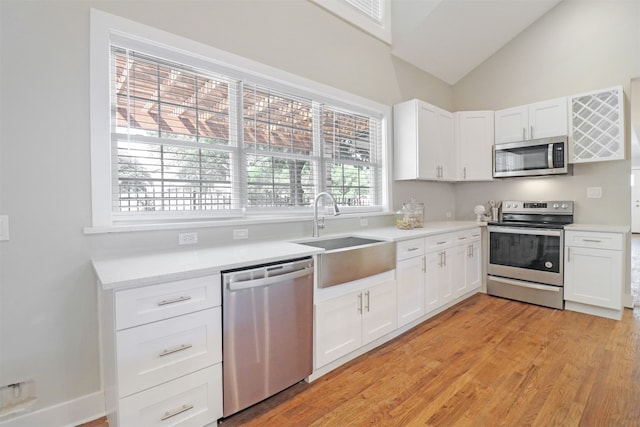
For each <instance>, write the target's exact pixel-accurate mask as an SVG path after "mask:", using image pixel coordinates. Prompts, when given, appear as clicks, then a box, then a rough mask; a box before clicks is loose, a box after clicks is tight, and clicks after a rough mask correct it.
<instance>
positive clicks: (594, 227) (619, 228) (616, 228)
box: [564, 224, 631, 233]
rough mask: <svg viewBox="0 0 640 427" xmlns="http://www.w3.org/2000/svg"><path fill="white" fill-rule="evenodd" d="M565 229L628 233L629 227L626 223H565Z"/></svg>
mask: <svg viewBox="0 0 640 427" xmlns="http://www.w3.org/2000/svg"><path fill="white" fill-rule="evenodd" d="M564 229H565V230H567V231H595V232H601V233H628V232H629V231H630V230H631V228H630V227H629V226H628V225H606V224H569V225H565V226H564Z"/></svg>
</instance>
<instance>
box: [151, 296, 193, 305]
mask: <svg viewBox="0 0 640 427" xmlns="http://www.w3.org/2000/svg"><path fill="white" fill-rule="evenodd" d="M190 299H191V297H190V296H184V297H178V298H174V299H163V300H162V301H160V302H159V303H158V306H159V307H161V306H163V305H169V304H175V303H178V302H182V301H189V300H190Z"/></svg>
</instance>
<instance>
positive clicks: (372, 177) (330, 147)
mask: <svg viewBox="0 0 640 427" xmlns="http://www.w3.org/2000/svg"><path fill="white" fill-rule="evenodd" d="M110 67H111V73H110V75H111V85H110V87H111V154H112V158H111V176H112V182H111V187H112V192H111V193H112V214H113V217H114V219H116V220H118V219H123V220H124V219H129V220H130V219H136V218H148V217H162V216H171V215H173V216H175V215H180V216H189V215H196V216H205V217H209V216H210V217H215V216H220V215H224V216H227V217H228V216H240V215H245V214H251V213H261V214H264V213H274V212H276V213H284V212H293V211H296V210H302V211H304V210H308V209H309V207H310V205H311V204H312V202H313V198H314V195H315V194H317V193H318V192H320V191H328V192H330V193H331V194H333V195H334V197H335V198H336V200H337V201H338V204H339V205H341V206H342V207H347V208H348V209H349V208H351V209H354V210H358V209H360V210H362V209H364V210H381V209H382V205H383V202H382V188H381V187H382V184H381V183H382V176H381V175H382V170H383V168H382V162H383V157H382V142H383V138H382V116H372V115H371V114H367V113H366V112H359V111H358V109H357V108H353V109H350V108H348V107H347V108H345V106H344V104H342V103H339V102H338V103H336V105H332V104H331V103H329V102H327V101H326V99H319V97H318V98H316V99H314V98H315V97H314V96H313V95H309V94H308V93H304V91H301V90H299V89H298V88H291V90H286V89H287V88H286V87H285V88H284V89H283V88H282V85H281V84H274V85H273V87H272V86H271V85H269V84H268V82H267V84H265V83H264V82H260V83H256V82H253V81H251V80H250V79H248V78H245V77H244V76H238V75H236V76H234V75H233V73H225V72H217V71H215V70H211V69H204V68H200V67H196V66H193V65H189V64H185V63H182V62H175V61H171V60H167V59H164V58H161V57H159V56H154V55H151V54H148V53H146V52H142V51H139V50H135V49H130V48H127V47H125V46H118V45H115V44H112V45H111V62H110ZM223 71H224V70H223ZM276 86H277V88H276ZM338 104H341V105H338Z"/></svg>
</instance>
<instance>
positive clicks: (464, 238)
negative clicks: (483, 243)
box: [458, 237, 467, 240]
mask: <svg viewBox="0 0 640 427" xmlns="http://www.w3.org/2000/svg"><path fill="white" fill-rule="evenodd" d="M458 240H467V238H466V237H458Z"/></svg>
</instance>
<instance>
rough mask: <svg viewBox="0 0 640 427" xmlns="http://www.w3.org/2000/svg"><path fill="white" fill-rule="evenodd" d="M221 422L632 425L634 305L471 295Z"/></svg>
mask: <svg viewBox="0 0 640 427" xmlns="http://www.w3.org/2000/svg"><path fill="white" fill-rule="evenodd" d="M106 425H107V424H106V422H105V421H104V419H102V420H98V421H97V422H96V423H95V424H91V427H103V426H106ZM223 425H224V426H237V425H246V426H364V425H367V426H373V425H375V426H411V425H431V426H545V427H547V426H563V427H565V426H640V308H636V309H635V310H630V309H627V310H625V313H624V316H623V319H622V321H620V322H618V321H614V320H608V319H603V318H599V317H594V316H588V315H584V314H579V313H574V312H570V311H558V310H553V309H548V308H543V307H538V306H534V305H528V304H523V303H519V302H515V301H509V300H504V299H500V298H495V297H490V296H487V295H484V294H479V295H476V296H474V297H472V298H470V299H468V300H466V301H464V302H462V303H460V304H458V305H457V306H455V307H453V308H451V309H449V310H447V311H446V312H444V313H442V314H440V315H438V316H436V317H434V318H432V319H430V320H428V321H426V322H424V323H423V324H421V325H419V326H417V327H416V328H414V329H412V330H410V331H409V332H407V333H406V334H404V335H402V336H401V337H398V338H397V339H395V340H393V341H391V342H389V343H387V344H385V345H383V346H381V347H379V348H377V349H375V350H373V351H371V352H370V353H368V354H366V355H363V356H361V357H359V358H357V359H355V360H353V361H351V362H350V363H348V364H346V365H344V366H342V367H340V368H338V369H337V370H335V371H333V372H331V373H329V374H327V375H325V376H324V377H321V378H320V379H318V380H316V381H314V382H313V383H311V384H306V383H300V384H298V385H296V386H294V387H292V388H290V389H288V390H286V391H284V392H282V393H281V394H279V395H276V396H274V397H273V398H271V399H269V400H267V401H265V402H263V403H261V404H258V405H256V406H254V407H251V408H249V409H247V410H245V411H243V412H240V413H238V414H236V415H234V416H232V417H230V418H228V419H227V420H225V421H224V422H223Z"/></svg>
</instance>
